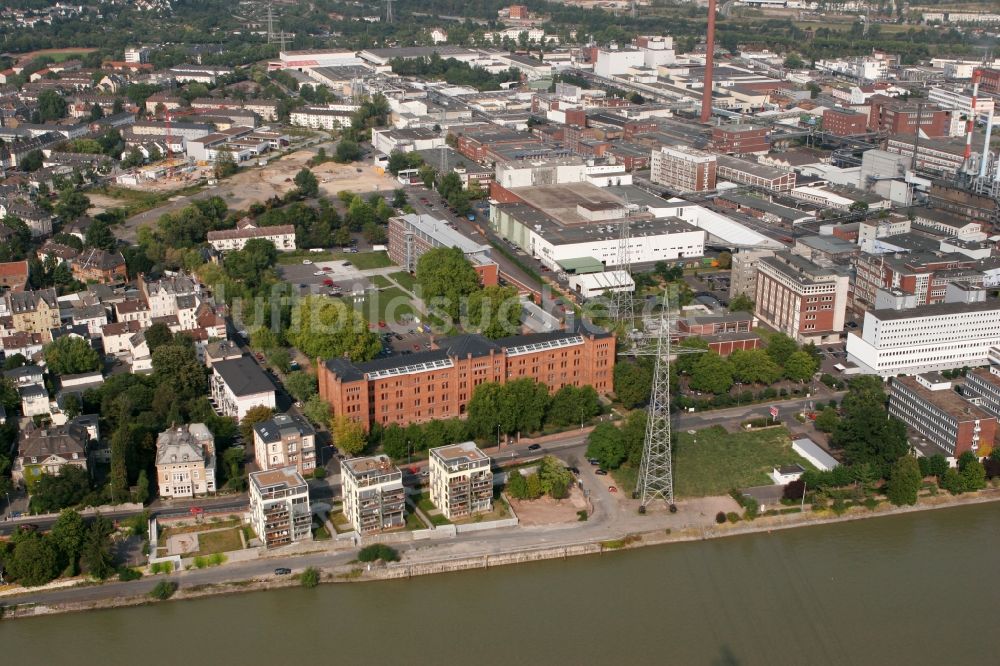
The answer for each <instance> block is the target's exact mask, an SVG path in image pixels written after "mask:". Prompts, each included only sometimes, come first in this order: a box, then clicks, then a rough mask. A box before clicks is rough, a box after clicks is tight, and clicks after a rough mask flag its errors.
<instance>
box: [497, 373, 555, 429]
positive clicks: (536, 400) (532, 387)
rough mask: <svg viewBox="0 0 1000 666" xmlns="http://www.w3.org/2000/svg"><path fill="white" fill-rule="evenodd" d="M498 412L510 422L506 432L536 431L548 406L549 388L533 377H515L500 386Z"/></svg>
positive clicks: (540, 425) (543, 418) (540, 427)
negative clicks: (508, 429)
mask: <svg viewBox="0 0 1000 666" xmlns="http://www.w3.org/2000/svg"><path fill="white" fill-rule="evenodd" d="M500 389H501V390H500V412H501V414H503V415H505V416H506V418H504V419H503V420H504V421H506V422H508V423H511V424H512V425H513V429H512V430H510V431H508V432H523V433H529V432H536V431H538V430H541V429H542V423H543V422H544V420H545V412H546V411H547V410H548V406H549V389H548V387H546V386H545V384H543V383H541V382H536V381H535V380H534V379H527V378H526V379H515V380H514V381H509V382H507V383H506V384H503V385H501V387H500Z"/></svg>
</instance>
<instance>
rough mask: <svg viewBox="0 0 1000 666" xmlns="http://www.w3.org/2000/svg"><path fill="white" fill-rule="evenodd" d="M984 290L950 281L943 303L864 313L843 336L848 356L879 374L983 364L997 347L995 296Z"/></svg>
mask: <svg viewBox="0 0 1000 666" xmlns="http://www.w3.org/2000/svg"><path fill="white" fill-rule="evenodd" d="M963 293H964V294H971V297H968V298H960V294H963ZM984 293H985V292H982V291H978V290H975V289H970V288H963V287H960V286H958V285H955V284H951V285H948V298H947V300H946V302H944V303H936V304H933V305H923V306H920V307H916V308H913V309H911V310H875V311H874V312H866V313H865V321H864V327H863V328H862V332H861V334H860V335H857V334H855V333H852V334H851V335H848V336H847V360H848V361H850V362H852V363H855V364H856V365H858V366H859V367H860V368H861V370H862V372H864V373H866V374H875V375H880V376H882V377H893V376H896V375H899V374H907V375H913V374H920V373H924V372H931V371H941V370H950V369H953V368H961V367H965V366H970V367H973V366H977V365H986V364H987V362H988V357H989V351H990V348H991V347H997V346H1000V301H997V300H995V299H991V300H985V299H981V297H980V296H979V294H984ZM970 301H972V302H970Z"/></svg>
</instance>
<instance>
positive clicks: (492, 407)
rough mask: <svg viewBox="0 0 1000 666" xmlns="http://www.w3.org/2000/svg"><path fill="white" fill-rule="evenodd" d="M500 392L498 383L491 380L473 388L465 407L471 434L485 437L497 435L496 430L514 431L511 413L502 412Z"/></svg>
mask: <svg viewBox="0 0 1000 666" xmlns="http://www.w3.org/2000/svg"><path fill="white" fill-rule="evenodd" d="M502 393H503V391H502V390H501V387H500V385H499V384H495V383H493V382H485V383H483V384H480V385H479V386H477V387H476V388H475V389H473V391H472V398H471V399H470V400H469V406H468V409H467V411H468V414H469V427H470V428H471V429H472V432H473V434H475V435H477V436H479V437H483V438H486V437H496V436H498V434H499V433H498V432H497V431H498V430H499V431H501V432H505V433H510V432H514V430H515V428H514V423H513V419H512V416H513V415H512V414H510V413H504V412H502V411H501V408H500V401H501V396H502Z"/></svg>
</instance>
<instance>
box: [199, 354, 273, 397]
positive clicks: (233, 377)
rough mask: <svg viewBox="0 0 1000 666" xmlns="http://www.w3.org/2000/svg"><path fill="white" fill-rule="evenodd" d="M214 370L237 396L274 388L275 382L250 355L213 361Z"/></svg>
mask: <svg viewBox="0 0 1000 666" xmlns="http://www.w3.org/2000/svg"><path fill="white" fill-rule="evenodd" d="M212 370H214V371H215V372H216V373H218V374H219V376H220V377H222V381H224V382H225V383H226V386H228V387H229V390H231V391H232V392H233V394H234V395H237V396H241V395H253V394H254V393H265V392H267V391H273V390H274V384H272V383H271V380H270V379H268V377H267V375H266V374H264V371H263V370H261V369H260V366H259V365H257V364H256V363H255V362H254V361H253V360H252V359H251V358H250V357H249V356H242V357H240V358H234V359H230V360H228V361H219V362H217V363H213V364H212Z"/></svg>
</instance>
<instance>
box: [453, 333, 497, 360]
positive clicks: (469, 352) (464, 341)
mask: <svg viewBox="0 0 1000 666" xmlns="http://www.w3.org/2000/svg"><path fill="white" fill-rule="evenodd" d="M437 344H438V347H440V348H441V349H444V350H447V352H448V353H449V354H451V355H452V356H455V357H457V358H465V357H468V356H472V357H478V356H489V355H490V352H499V351H500V346H499V345H497V343H495V342H493V341H492V340H490V339H489V338H486V337H483V336H482V335H456V336H454V337H451V338H444V339H442V340H438V343H437Z"/></svg>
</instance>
